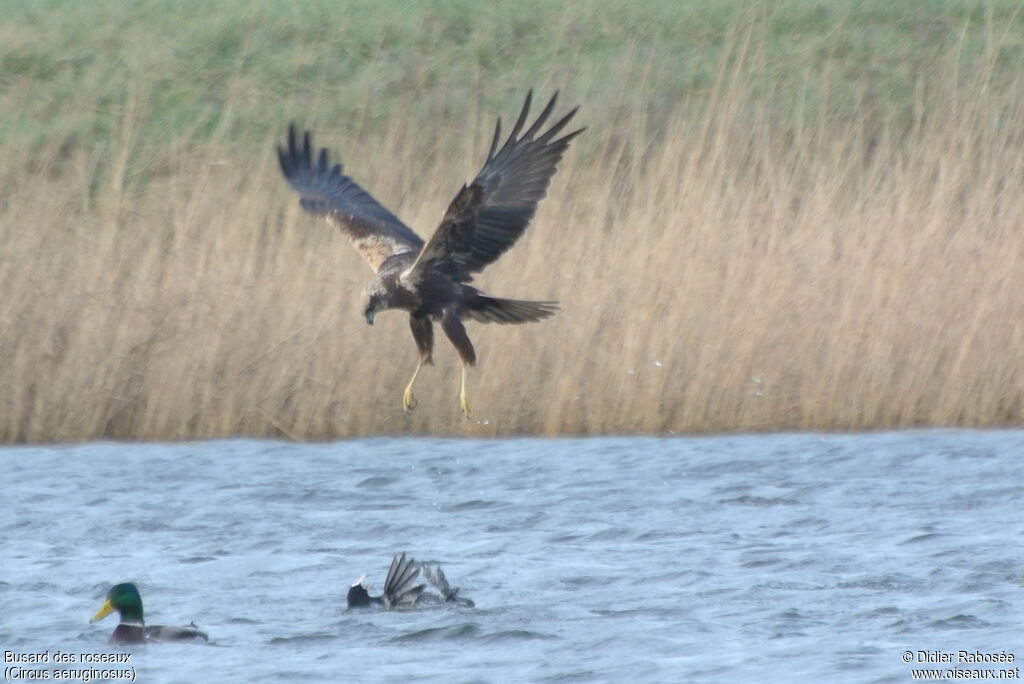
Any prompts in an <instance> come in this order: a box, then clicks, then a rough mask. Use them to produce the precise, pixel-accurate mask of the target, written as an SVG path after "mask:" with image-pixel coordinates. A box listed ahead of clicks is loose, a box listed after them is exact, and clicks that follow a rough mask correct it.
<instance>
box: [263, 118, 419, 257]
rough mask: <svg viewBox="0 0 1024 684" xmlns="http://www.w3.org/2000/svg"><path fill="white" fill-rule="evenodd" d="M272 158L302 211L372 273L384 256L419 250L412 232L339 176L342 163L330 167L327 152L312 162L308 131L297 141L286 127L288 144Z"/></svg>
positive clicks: (323, 151)
mask: <svg viewBox="0 0 1024 684" xmlns="http://www.w3.org/2000/svg"><path fill="white" fill-rule="evenodd" d="M277 157H278V159H279V160H280V162H281V171H282V172H283V173H284V175H285V178H287V179H288V182H289V183H290V184H291V186H292V187H293V188H295V190H296V191H297V192H298V193H299V195H301V199H300V200H299V203H300V204H301V205H302V208H303V209H305V210H306V211H308V212H309V213H311V214H313V215H314V216H320V217H323V218H325V219H327V220H328V221H329V222H330V223H332V224H334V225H335V226H337V227H338V228H340V229H341V232H342V233H344V234H345V235H346V236H348V239H349V241H350V242H351V243H352V244H353V245H354V246H355V248H356V249H357V250H358V251H359V254H361V255H362V257H363V259H365V260H366V263H368V264H369V265H370V268H372V269H373V270H374V272H377V271H378V270H379V269H380V265H381V264H382V263H384V261H386V260H387V259H388V258H389V257H391V256H394V255H395V254H402V253H404V252H418V251H419V250H420V249H421V248H422V247H423V240H421V239H420V237H419V236H418V235H416V233H415V232H413V231H412V229H411V228H409V227H408V226H407V225H405V224H404V223H402V221H401V220H399V219H398V217H397V216H395V215H394V214H392V213H391V212H390V211H388V210H387V209H385V208H384V206H383V205H381V204H380V203H379V202H378V201H377V200H375V199H374V198H373V197H372V196H371V195H370V193H368V192H366V191H365V190H363V189H362V188H361V187H359V185H357V184H356V182H355V181H354V180H352V179H351V178H349V177H348V176H346V175H345V174H343V173H342V169H341V164H335V165H333V166H331V164H330V162H329V160H328V155H327V150H326V149H321V150H320V152H319V153H318V154H317V156H316V159H314V158H313V141H312V134H311V133H310V132H309V131H307V132H306V133H304V134H303V136H302V140H301V142H300V141H299V136H298V132H297V131H296V130H295V126H289V127H288V144H287V146H286V147H278V148H277Z"/></svg>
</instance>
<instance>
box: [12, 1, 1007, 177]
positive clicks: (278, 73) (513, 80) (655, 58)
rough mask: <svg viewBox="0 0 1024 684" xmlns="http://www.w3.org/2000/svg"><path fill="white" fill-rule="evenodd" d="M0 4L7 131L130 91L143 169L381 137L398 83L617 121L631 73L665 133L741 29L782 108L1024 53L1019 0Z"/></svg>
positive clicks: (99, 140)
mask: <svg viewBox="0 0 1024 684" xmlns="http://www.w3.org/2000/svg"><path fill="white" fill-rule="evenodd" d="M0 5H2V6H0V12H2V13H3V15H4V17H5V21H4V23H3V27H0V111H2V113H3V117H2V118H0V145H11V144H24V145H28V146H29V147H30V148H33V149H37V148H40V147H47V146H51V145H62V146H64V148H65V149H66V150H67V151H69V152H71V151H73V150H74V149H75V148H80V147H85V148H94V149H99V150H106V149H108V148H109V147H110V146H111V145H112V144H113V142H114V139H113V136H114V135H115V132H116V130H117V127H118V116H119V115H120V114H121V113H123V108H124V103H125V102H126V101H127V100H129V99H130V98H132V97H133V96H138V95H141V96H143V97H144V98H145V105H146V109H147V111H146V115H145V117H144V118H143V119H142V120H141V121H140V129H139V131H138V135H139V139H140V141H141V144H140V145H139V146H138V148H137V149H136V150H135V155H136V157H137V158H136V159H135V160H134V162H135V163H136V164H139V165H142V166H146V165H148V164H151V163H158V162H159V159H158V158H159V156H160V155H161V152H162V151H163V150H165V149H166V147H167V146H168V145H169V144H170V143H172V142H184V143H186V144H193V143H197V142H202V141H208V140H211V139H216V140H218V141H223V142H226V143H228V144H238V145H246V146H249V147H248V148H243V149H241V150H239V153H240V154H248V155H253V156H255V155H256V154H259V153H262V150H256V149H252V147H251V144H252V143H253V142H254V141H256V140H263V139H266V138H267V137H268V136H270V135H272V134H276V132H277V131H279V130H280V126H281V122H282V121H285V120H289V119H297V120H300V121H301V122H302V123H304V124H308V125H314V126H316V127H317V128H318V129H320V130H326V131H329V132H330V133H331V134H332V135H333V134H337V135H338V136H339V137H342V138H350V137H351V136H353V135H366V136H372V135H379V134H380V133H381V132H382V131H383V130H385V128H386V124H387V122H388V121H389V118H390V111H389V104H390V103H391V102H395V101H404V99H405V94H406V93H408V92H409V91H415V92H416V93H417V97H416V98H415V99H414V101H413V103H412V110H411V111H409V112H407V113H406V114H407V115H408V116H411V117H413V118H416V119H419V120H422V121H424V123H425V124H427V125H430V126H438V125H444V124H445V121H446V118H448V119H450V118H451V112H452V110H457V109H464V108H473V109H476V108H481V109H483V110H485V111H495V110H497V108H498V107H499V106H500V105H501V104H503V103H504V102H507V101H508V99H509V97H510V96H517V95H518V94H519V93H521V92H522V90H523V89H524V88H526V87H528V86H531V85H536V86H537V87H540V88H543V89H545V90H549V89H553V88H561V89H563V90H564V91H565V92H566V95H567V97H568V98H569V99H572V100H578V101H582V102H584V103H585V104H586V107H587V108H588V109H590V110H591V111H606V112H609V113H610V114H612V117H611V118H612V120H613V121H615V120H616V119H617V118H618V119H621V118H622V117H624V116H626V115H627V113H628V112H631V111H632V107H631V106H630V103H629V102H628V96H629V92H630V91H629V88H630V87H636V86H639V85H641V84H642V85H643V87H644V88H645V91H646V92H648V93H649V94H650V98H649V101H648V102H646V103H645V104H646V106H645V112H644V113H645V116H646V117H647V122H646V123H647V125H648V126H649V128H650V129H651V130H652V131H654V132H657V131H659V130H661V129H663V127H664V124H665V122H666V121H667V120H668V118H669V117H671V116H673V115H674V114H675V113H676V112H677V111H678V108H679V107H680V106H683V107H700V106H702V104H703V103H705V102H706V99H707V97H708V96H709V93H710V91H711V89H712V87H713V84H714V83H715V82H716V78H715V74H716V71H717V70H718V69H719V66H720V64H721V61H722V58H723V49H724V46H726V45H729V44H731V43H732V42H734V40H735V38H734V37H732V36H731V33H733V32H736V31H744V30H752V31H754V32H756V33H759V34H762V35H760V36H759V38H761V42H760V44H761V45H762V46H763V53H762V54H760V55H756V56H755V59H756V60H757V64H756V68H757V70H758V78H757V82H756V83H755V84H754V85H755V87H756V88H757V89H760V90H762V91H764V94H765V95H766V96H767V95H768V94H769V93H771V94H773V95H774V96H773V97H771V101H772V102H773V106H774V107H776V108H778V109H779V111H778V112H776V115H777V116H778V117H779V118H782V119H792V118H793V117H794V116H795V115H796V114H797V113H799V115H801V116H805V117H808V118H811V119H813V118H814V117H816V116H818V115H819V112H818V110H820V109H824V110H825V111H826V113H827V114H828V115H829V116H835V117H847V118H852V117H854V116H857V114H858V111H859V110H860V109H861V108H863V107H870V108H872V109H873V110H876V115H877V117H878V119H879V122H880V125H881V124H882V123H885V122H890V121H908V120H909V119H910V118H911V116H912V113H913V108H914V106H915V102H914V93H915V89H917V88H919V87H920V86H921V83H922V81H923V80H927V79H925V77H924V74H927V73H929V72H930V70H931V69H932V67H933V65H934V62H935V61H936V60H942V59H948V56H949V55H950V54H952V53H956V54H957V55H958V58H959V60H960V64H961V68H962V69H963V70H965V72H972V73H974V72H973V69H974V67H975V65H976V64H977V63H978V62H979V60H984V59H990V58H992V57H993V55H991V54H989V53H990V52H991V51H992V50H993V49H995V50H996V52H997V54H995V55H994V59H992V70H993V74H992V81H991V82H992V86H993V87H997V88H998V87H1006V86H1007V85H1008V84H1010V83H1012V82H1013V79H1014V78H1015V77H1016V76H1017V73H1018V71H1019V65H1020V64H1021V63H1022V61H1024V17H1022V16H1021V13H1020V12H1019V11H1018V10H1019V8H1020V2H1019V1H1018V2H1010V1H1001V2H989V3H985V2H951V1H944V0H905V1H902V2H890V1H886V0H876V1H869V2H857V3H853V2H835V1H833V2H825V1H818V2H810V1H803V2H796V1H794V0H783V1H781V2H772V3H764V4H756V3H754V4H751V3H742V2H727V1H724V0H717V1H715V0H712V1H710V2H678V1H676V0H666V1H657V0H655V1H650V2H643V3H633V2H617V3H615V2H575V3H571V2H570V3H550V2H539V1H536V0H530V1H527V2H517V3H480V2H472V1H470V0H462V1H460V2H414V3H383V4H381V3H375V2H336V1H330V2H305V3H297V4H294V5H293V4H292V3H278V2H274V1H272V0H257V1H255V2H243V1H222V2H215V3H206V2H191V1H186V2H158V1H151V2H131V3H126V2H121V1H119V0H94V1H90V2H77V1H74V0H65V1H53V0H50V1H45V0H44V1H39V2H35V1H33V2H10V1H7V2H4V3H0ZM994 44H995V45H997V47H995V48H993V45H994ZM83 98H87V99H88V106H82V104H83ZM446 114H447V115H448V116H447V117H446ZM583 144H587V143H585V142H584V143H583Z"/></svg>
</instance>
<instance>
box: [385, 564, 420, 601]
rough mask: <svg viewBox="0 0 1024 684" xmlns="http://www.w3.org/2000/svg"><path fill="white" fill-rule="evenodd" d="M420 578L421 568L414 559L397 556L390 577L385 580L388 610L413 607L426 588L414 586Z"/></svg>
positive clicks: (390, 570) (389, 573)
mask: <svg viewBox="0 0 1024 684" xmlns="http://www.w3.org/2000/svg"><path fill="white" fill-rule="evenodd" d="M419 576H420V568H419V566H418V565H417V564H416V561H415V560H413V559H412V558H409V559H407V558H406V557H405V553H403V554H402V555H400V556H395V557H394V558H393V559H392V560H391V567H390V568H388V576H387V578H386V579H385V580H384V601H385V604H386V605H387V607H388V608H393V607H396V606H403V605H412V604H414V603H416V599H418V598H419V597H420V594H422V593H423V590H424V589H425V588H426V587H425V585H423V584H417V585H413V582H415V581H416V578H417V577H419Z"/></svg>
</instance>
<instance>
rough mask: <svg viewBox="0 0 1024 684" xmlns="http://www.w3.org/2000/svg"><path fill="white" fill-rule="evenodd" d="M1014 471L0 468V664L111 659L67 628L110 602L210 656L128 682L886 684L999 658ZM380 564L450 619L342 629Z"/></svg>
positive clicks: (700, 455) (110, 456)
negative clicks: (394, 564)
mask: <svg viewBox="0 0 1024 684" xmlns="http://www.w3.org/2000/svg"><path fill="white" fill-rule="evenodd" d="M1022 447H1024V432H1016V431H1014V432H966V431H928V432H911V433H888V434H876V435H856V436H849V435H836V436H833V435H827V436H820V435H777V436H741V437H713V438H697V439H683V438H672V439H636V438H603V439H575V440H569V439H565V440H534V439H530V440H509V441H475V440H428V439H374V440H365V441H354V442H342V443H336V444H322V445H302V444H286V443H277V442H259V441H222V442H205V443H194V444H166V445H165V444H89V445H81V446H70V447H46V448H17V449H4V450H0V465H2V466H3V471H4V473H5V474H6V476H5V479H6V483H5V484H4V487H3V495H2V496H3V499H2V503H0V512H2V518H0V529H2V539H3V548H4V550H3V562H2V569H0V642H2V643H3V645H4V646H3V647H4V649H8V650H13V651H16V652H19V653H33V652H43V651H47V650H49V651H51V652H53V651H54V650H56V649H61V650H63V651H66V652H70V653H103V652H116V649H112V648H111V647H108V646H106V639H107V637H108V635H109V634H110V632H111V631H112V630H113V628H114V625H115V622H116V618H114V617H111V618H108V620H107V621H104V622H100V623H98V624H96V625H90V624H89V618H90V617H91V616H92V614H93V613H94V612H95V611H96V609H97V608H98V607H99V605H100V604H101V602H102V598H103V594H104V593H105V591H106V589H107V588H108V587H109V586H110V584H112V583H114V582H119V581H127V580H131V581H134V582H136V583H137V584H138V585H139V587H140V589H141V591H142V595H143V598H144V600H145V607H146V616H147V620H148V621H149V622H151V623H171V624H174V623H182V624H184V623H188V622H189V621H190V620H195V621H196V623H197V624H199V625H200V626H201V627H202V628H204V629H206V630H207V631H208V632H209V633H210V636H211V645H209V646H194V645H153V646H149V647H146V648H144V649H137V650H135V651H132V666H133V667H134V668H135V671H136V673H137V675H138V678H139V681H156V682H164V681H167V682H176V681H185V682H187V681H204V682H205V681H210V682H212V681H217V682H253V681H303V680H306V681H324V680H331V679H337V680H350V681H351V680H359V681H385V680H390V681H402V679H403V678H412V679H414V680H416V681H438V682H453V681H454V682H459V681H624V680H634V681H658V682H661V681H679V680H687V681H706V682H719V681H720V682H736V681H830V682H836V681H851V682H866V681H893V682H906V681H911V667H912V665H907V664H905V663H904V662H903V661H902V660H901V653H902V652H903V651H905V650H911V651H912V652H916V651H918V650H921V651H939V652H950V651H952V652H955V651H956V650H959V649H970V650H975V649H976V650H980V651H982V652H1002V651H1005V652H1007V653H1013V654H1015V656H1016V657H1018V658H1021V657H1024V648H1022V636H1021V634H1022V630H1021V617H1022V610H1021V603H1022V601H1024V589H1022V588H1020V587H1019V586H1018V583H1019V581H1020V579H1021V577H1022V576H1024V553H1022V542H1024V536H1022V532H1024V525H1022V517H1021V511H1022V503H1024V494H1022V487H1021V485H1022V479H1024V476H1022V475H1021V468H1020V467H1019V464H1020V457H1021V453H1022ZM403 550H404V551H408V552H409V553H410V555H413V556H415V557H416V558H417V559H420V560H429V561H437V562H440V563H441V564H442V565H443V567H444V569H445V570H446V572H447V574H448V576H449V579H451V580H452V582H453V584H456V585H459V586H461V587H462V588H463V593H464V595H466V596H468V597H470V598H472V599H473V600H475V601H476V604H477V607H476V608H474V609H465V608H459V609H450V608H444V607H440V608H439V607H435V608H431V609H422V610H414V611H407V612H347V611H346V610H345V606H344V595H345V590H346V588H347V586H348V584H349V583H350V582H352V581H353V580H355V579H356V578H357V577H358V576H359V575H361V574H362V573H364V572H366V573H369V574H370V579H371V581H375V582H376V583H377V586H378V587H379V586H380V584H381V583H382V582H383V578H384V574H385V572H386V570H387V566H388V563H389V561H390V557H391V554H392V553H394V552H397V551H403ZM1014 665H1016V663H1014V664H1010V665H1009V667H1013V666H1014ZM78 667H83V666H82V665H78ZM913 667H928V666H927V665H913ZM931 667H940V666H934V665H933V666H931ZM946 667H949V666H946ZM961 667H966V666H961ZM985 667H1007V665H991V664H990V665H987V666H985Z"/></svg>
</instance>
